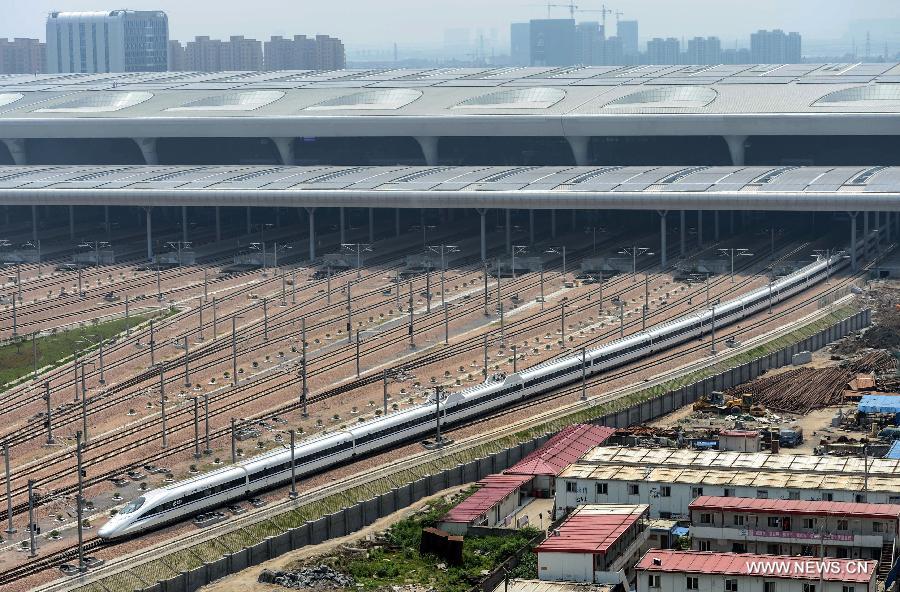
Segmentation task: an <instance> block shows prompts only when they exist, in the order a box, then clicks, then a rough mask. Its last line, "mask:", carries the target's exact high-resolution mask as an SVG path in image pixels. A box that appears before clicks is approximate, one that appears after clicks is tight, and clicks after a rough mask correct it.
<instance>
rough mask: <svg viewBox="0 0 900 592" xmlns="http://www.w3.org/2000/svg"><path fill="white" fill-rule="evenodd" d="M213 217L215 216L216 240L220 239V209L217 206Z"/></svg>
mask: <svg viewBox="0 0 900 592" xmlns="http://www.w3.org/2000/svg"><path fill="white" fill-rule="evenodd" d="M215 218H216V242H219V241H221V240H222V211H221V208H220V207H219V206H216V207H215Z"/></svg>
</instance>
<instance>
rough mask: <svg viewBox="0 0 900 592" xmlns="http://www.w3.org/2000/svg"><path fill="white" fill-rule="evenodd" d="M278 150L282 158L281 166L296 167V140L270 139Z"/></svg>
mask: <svg viewBox="0 0 900 592" xmlns="http://www.w3.org/2000/svg"><path fill="white" fill-rule="evenodd" d="M269 139H270V140H272V143H273V144H275V148H277V149H278V156H279V157H280V158H281V164H283V165H285V166H293V165H294V138H269Z"/></svg>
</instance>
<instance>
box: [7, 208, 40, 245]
mask: <svg viewBox="0 0 900 592" xmlns="http://www.w3.org/2000/svg"><path fill="white" fill-rule="evenodd" d="M6 224H7V225H9V206H6ZM37 239H38V209H37V206H31V240H33V241H36V240H37Z"/></svg>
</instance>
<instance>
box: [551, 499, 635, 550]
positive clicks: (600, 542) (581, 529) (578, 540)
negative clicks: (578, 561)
mask: <svg viewBox="0 0 900 592" xmlns="http://www.w3.org/2000/svg"><path fill="white" fill-rule="evenodd" d="M649 512H650V506H648V505H647V504H640V505H611V504H610V505H607V504H588V505H584V506H578V507H577V508H575V510H573V511H572V513H571V514H569V517H568V518H566V519H565V521H563V523H562V524H560V525H559V528H557V529H556V530H555V531H554V532H553V533H552V534H551V535H550V536H549V537H547V538H546V539H545V540H544V542H542V543H541V544H540V545H538V546H537V548H536V549H535V552H537V553H542V552H543V553H592V554H601V555H602V554H605V553H606V552H607V551H609V549H610V547H612V546H613V545H614V544H615V543H616V541H618V540H619V538H620V537H621V536H622V535H623V534H624V533H625V531H627V530H628V529H629V528H630V527H631V526H633V525H634V524H635V523H637V521H638V520H640V519H641V517H645V516H646V515H647V514H648V513H649ZM557 533H558V534H557Z"/></svg>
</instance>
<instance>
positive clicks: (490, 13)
mask: <svg viewBox="0 0 900 592" xmlns="http://www.w3.org/2000/svg"><path fill="white" fill-rule="evenodd" d="M224 4H227V2H226V3H224ZM585 6H587V8H584V7H585ZM608 6H609V7H610V8H611V9H613V10H621V11H624V13H623V16H622V18H623V19H627V20H639V21H640V22H641V41H642V43H645V42H646V40H647V39H650V38H653V37H678V38H681V37H685V38H692V37H695V36H710V35H715V36H718V37H719V38H721V39H722V43H723V45H725V46H729V47H730V46H731V45H733V43H734V40H735V39H738V40H740V39H745V38H747V36H748V35H749V34H750V33H751V32H753V31H756V30H758V29H775V28H780V29H784V30H798V31H800V32H801V33H802V34H803V36H804V38H806V39H813V40H820V39H839V38H843V37H846V36H847V35H848V34H849V33H848V31H849V27H850V26H851V25H852V24H853V22H854V21H859V20H865V19H870V20H876V21H881V22H884V21H886V20H890V19H896V18H897V17H898V14H897V10H896V4H895V2H893V0H866V1H863V2H856V3H852V4H851V3H847V2H843V1H841V0H820V1H814V0H796V1H795V2H792V3H790V4H789V5H785V4H784V3H783V2H778V1H777V0H760V1H759V2H755V3H753V5H752V6H749V5H748V6H746V7H740V6H733V5H731V4H725V3H722V2H714V1H712V0H685V1H684V2H682V3H679V4H677V5H676V4H673V3H661V2H658V1H655V0H633V1H632V2H629V3H628V6H627V7H626V6H617V5H615V3H610V4H609V5H608ZM254 7H255V8H256V10H255V11H254V14H253V15H248V14H247V13H246V12H245V11H240V10H233V11H232V10H227V9H223V2H215V3H213V2H212V1H211V0H196V1H195V2H191V3H189V4H186V3H182V2H175V1H173V0H155V1H146V2H140V3H137V5H135V6H129V8H130V9H135V10H143V9H150V10H163V11H165V12H166V13H167V14H168V15H169V21H170V38H171V39H182V40H188V39H193V38H194V37H196V36H202V35H208V36H210V37H212V38H225V39H227V38H228V37H230V36H232V35H244V36H246V37H248V38H269V37H271V36H273V35H282V36H289V35H293V34H295V33H297V32H304V33H306V34H308V35H309V34H313V35H314V34H316V33H324V34H329V35H333V36H336V37H340V38H342V39H345V40H346V42H347V43H348V45H349V46H351V47H352V48H357V47H358V48H364V47H367V46H373V45H375V46H383V45H390V44H392V43H394V42H397V43H398V44H401V45H404V46H409V47H412V46H432V47H434V46H441V45H442V44H443V41H444V38H445V32H446V31H447V30H450V29H454V28H458V29H459V28H464V29H468V30H470V32H471V33H472V41H473V42H474V41H475V39H476V38H477V34H478V31H479V30H480V31H481V32H483V34H484V35H485V37H486V38H488V39H490V38H492V37H496V38H498V40H499V43H498V44H499V45H500V46H503V47H506V46H507V45H508V36H509V24H510V23H511V22H518V21H527V20H531V19H540V18H546V17H547V9H546V8H544V7H542V6H541V5H540V4H535V5H534V6H523V5H522V4H521V3H520V2H516V1H513V0H495V2H492V3H491V5H490V6H485V5H483V4H482V3H477V2H475V1H474V0H461V1H460V2H456V3H454V4H453V6H448V7H441V6H439V5H438V6H429V7H428V10H427V11H426V10H421V5H420V4H419V3H414V2H412V1H411V0H389V1H388V2H386V3H385V2H382V3H378V4H377V5H375V4H370V3H364V2H361V1H357V0H346V1H345V2H339V3H331V4H326V5H312V4H304V5H298V4H296V3H291V2H287V1H285V0H261V1H260V2H257V3H255V4H254ZM580 7H581V10H582V12H579V13H577V14H576V20H579V21H588V20H600V16H601V15H600V14H598V12H599V8H600V6H599V4H598V5H597V6H596V7H594V6H592V5H590V6H588V5H586V4H584V3H581V5H580ZM107 8H108V9H110V10H113V9H117V8H121V7H119V6H108V7H107V6H101V5H100V4H98V3H97V2H96V0H55V1H50V0H34V1H33V2H29V3H27V4H25V3H17V4H15V5H13V6H10V7H5V8H4V10H5V13H6V15H7V18H5V19H3V22H2V23H0V37H9V38H13V37H32V38H40V39H42V40H43V39H44V36H45V35H44V21H45V19H46V15H47V13H48V12H50V11H53V10H59V11H77V10H106V9H107ZM595 9H596V11H595V12H586V11H591V10H595ZM211 10H212V11H214V12H215V13H216V15H217V18H216V19H213V20H210V19H209V14H210V11H211ZM348 10H352V11H353V13H354V14H355V16H356V17H357V18H353V19H348V18H347V14H348V12H347V11H348ZM685 11H690V14H692V15H697V14H703V15H704V18H702V19H698V18H694V17H692V19H691V20H690V22H689V23H686V24H680V26H673V23H683V21H684V19H683V14H684V12H685ZM810 14H814V15H820V16H818V17H815V18H810ZM551 16H552V17H553V18H565V17H567V16H568V10H567V9H565V8H553V9H552V11H551ZM608 19H609V20H610V21H612V22H613V23H614V21H615V16H614V15H611V16H609V17H608ZM613 23H608V24H613ZM876 24H877V23H876ZM886 34H887V33H886ZM873 37H874V38H875V42H876V43H878V44H879V45H880V44H883V43H884V42H885V41H890V40H888V39H882V38H881V37H882V35H881V34H879V33H873ZM863 41H864V40H863V39H861V38H860V39H858V40H857V42H858V43H859V44H861V43H863Z"/></svg>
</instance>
